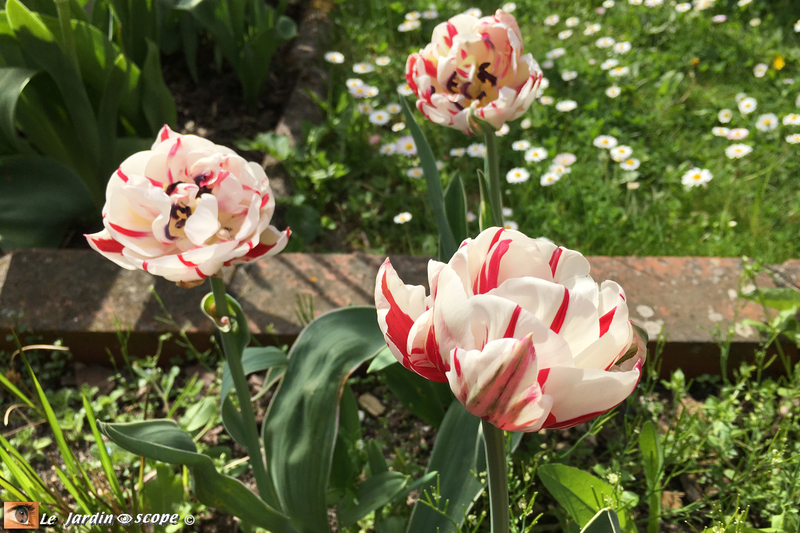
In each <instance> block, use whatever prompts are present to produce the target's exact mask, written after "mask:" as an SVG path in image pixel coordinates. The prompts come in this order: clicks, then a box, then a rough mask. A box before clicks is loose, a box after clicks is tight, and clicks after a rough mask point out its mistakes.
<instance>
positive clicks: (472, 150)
mask: <svg viewBox="0 0 800 533" xmlns="http://www.w3.org/2000/svg"><path fill="white" fill-rule="evenodd" d="M467 155H468V156H470V157H485V156H486V146H484V144H483V143H472V144H470V145H469V146H467Z"/></svg>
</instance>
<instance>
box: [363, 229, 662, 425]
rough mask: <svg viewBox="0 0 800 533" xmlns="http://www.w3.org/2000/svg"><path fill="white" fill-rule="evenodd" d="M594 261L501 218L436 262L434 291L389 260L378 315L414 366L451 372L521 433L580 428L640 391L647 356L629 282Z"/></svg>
mask: <svg viewBox="0 0 800 533" xmlns="http://www.w3.org/2000/svg"><path fill="white" fill-rule="evenodd" d="M589 269H590V266H589V262H588V261H587V260H586V258H585V257H583V255H581V254H580V253H579V252H576V251H573V250H568V249H566V248H562V247H557V246H556V245H555V244H553V243H552V242H550V241H549V240H547V239H531V238H529V237H526V236H525V235H523V234H522V233H520V232H518V231H513V230H506V229H502V228H489V229H487V230H484V231H483V232H481V234H480V235H479V236H478V237H477V238H475V239H467V240H465V241H464V242H463V243H462V244H461V246H460V247H459V249H458V251H457V252H456V253H455V255H454V256H453V257H452V259H450V261H449V263H447V264H444V263H440V262H438V261H430V262H429V263H428V280H429V284H430V288H431V295H426V294H425V289H424V287H422V286H408V285H405V284H403V282H402V281H401V280H400V278H399V277H398V275H397V273H396V272H395V270H394V268H392V265H391V263H390V262H389V260H388V259H387V260H386V261H385V262H384V264H383V265H382V266H381V269H380V272H379V273H378V279H377V282H376V286H375V303H376V306H377V308H378V323H379V325H380V327H381V330H382V331H383V334H384V336H385V338H386V342H387V344H388V346H389V349H390V350H391V351H392V353H393V354H394V356H395V357H396V358H397V360H398V361H400V363H402V364H403V366H405V367H406V368H408V369H409V370H412V371H414V372H416V373H417V374H419V375H421V376H423V377H425V378H427V379H430V380H432V381H438V382H449V383H450V388H451V389H452V390H453V393H454V394H455V396H456V398H458V399H459V400H460V401H461V403H463V404H464V406H465V407H466V408H467V410H468V411H469V412H471V413H472V414H474V415H476V416H478V417H480V418H481V419H483V420H486V421H489V422H491V423H492V424H494V425H495V426H497V427H499V428H501V429H506V430H510V431H527V432H530V431H538V430H540V429H561V428H568V427H572V426H575V425H578V424H580V423H582V422H585V421H587V420H590V419H592V418H594V417H596V416H598V415H600V414H602V413H604V412H606V411H608V410H609V409H612V408H613V407H615V406H616V405H618V404H619V403H620V402H622V401H623V400H624V399H625V398H626V397H627V396H628V395H630V394H631V392H633V390H634V388H635V387H636V384H637V383H638V381H639V377H640V374H641V367H642V365H643V364H644V361H645V357H646V347H645V342H644V340H643V339H642V338H641V337H640V336H639V334H638V333H636V330H635V329H634V327H633V325H632V323H631V322H630V320H629V319H628V307H627V304H626V302H625V293H624V291H623V290H622V288H621V287H620V286H619V285H617V284H616V283H615V282H613V281H604V282H603V283H602V284H599V285H598V284H597V283H595V281H594V280H593V279H592V278H591V276H589Z"/></svg>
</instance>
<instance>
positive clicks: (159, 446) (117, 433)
mask: <svg viewBox="0 0 800 533" xmlns="http://www.w3.org/2000/svg"><path fill="white" fill-rule="evenodd" d="M99 426H100V432H101V433H103V435H105V436H106V437H108V438H109V439H111V440H112V441H113V442H115V443H116V444H118V445H119V446H121V447H122V448H124V449H126V450H128V451H129V452H131V453H134V454H136V455H141V456H143V457H146V458H148V459H153V460H155V461H161V462H162V463H169V464H181V465H186V466H187V467H189V469H190V470H191V471H192V475H193V476H194V493H195V496H197V499H198V500H199V501H200V502H201V503H203V504H205V505H208V506H209V507H214V508H216V509H219V510H220V511H223V512H225V513H228V514H231V515H233V516H237V517H239V518H241V519H243V520H245V521H247V522H249V523H251V524H255V525H257V526H260V527H263V528H265V529H267V530H269V531H273V532H275V533H296V530H295V529H294V528H293V527H292V526H291V525H290V524H289V520H288V518H286V517H285V516H283V515H281V514H280V513H279V512H277V511H276V510H275V509H272V508H271V507H270V506H268V505H267V504H266V503H264V502H263V501H262V500H261V499H260V498H259V497H258V496H256V495H255V494H254V493H253V492H252V491H251V490H250V489H248V488H247V487H246V486H244V485H243V484H242V482H240V481H239V480H238V479H236V478H233V477H230V476H226V475H224V474H220V473H219V472H218V471H217V469H216V467H215V466H214V462H213V461H212V460H211V457H209V456H207V455H204V454H201V453H197V448H196V447H195V444H194V442H193V441H192V437H191V436H190V435H189V434H188V433H186V432H185V431H183V430H182V429H180V428H179V427H178V425H177V424H176V423H175V421H174V420H145V421H141V422H128V423H120V424H109V423H102V422H101V423H100V424H99Z"/></svg>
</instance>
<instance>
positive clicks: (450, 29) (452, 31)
mask: <svg viewBox="0 0 800 533" xmlns="http://www.w3.org/2000/svg"><path fill="white" fill-rule="evenodd" d="M446 28H447V35H448V36H450V38H451V39H452V38H453V37H455V36H456V35H458V28H456V25H455V24H453V23H452V22H450V21H447V25H446Z"/></svg>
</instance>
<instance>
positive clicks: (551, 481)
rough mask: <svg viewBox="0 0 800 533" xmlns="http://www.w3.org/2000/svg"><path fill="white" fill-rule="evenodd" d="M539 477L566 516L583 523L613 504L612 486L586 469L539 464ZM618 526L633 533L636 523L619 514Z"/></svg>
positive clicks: (614, 499)
mask: <svg viewBox="0 0 800 533" xmlns="http://www.w3.org/2000/svg"><path fill="white" fill-rule="evenodd" d="M538 474H539V479H540V480H541V481H542V483H543V484H544V486H545V487H546V488H547V490H548V491H549V492H550V494H551V495H552V496H553V498H555V499H556V501H558V503H560V504H561V506H562V507H563V508H564V509H565V510H566V511H567V513H569V515H570V517H571V518H572V519H573V520H574V521H575V522H577V523H578V525H580V526H585V525H586V524H588V523H589V521H590V520H591V519H592V518H593V517H594V516H595V515H596V514H597V512H598V511H600V510H601V509H603V508H605V507H607V506H608V505H609V504H616V503H617V498H616V496H615V492H614V487H612V486H611V485H610V484H609V483H607V482H605V481H603V480H602V479H599V478H597V477H595V476H593V475H592V474H589V473H588V472H584V471H583V470H579V469H577V468H573V467H571V466H567V465H562V464H547V465H542V466H540V467H539V470H538ZM620 523H621V524H622V530H623V531H625V532H629V533H636V526H635V525H634V523H633V521H632V520H629V519H628V516H627V514H625V513H623V514H622V515H621V516H620Z"/></svg>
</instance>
